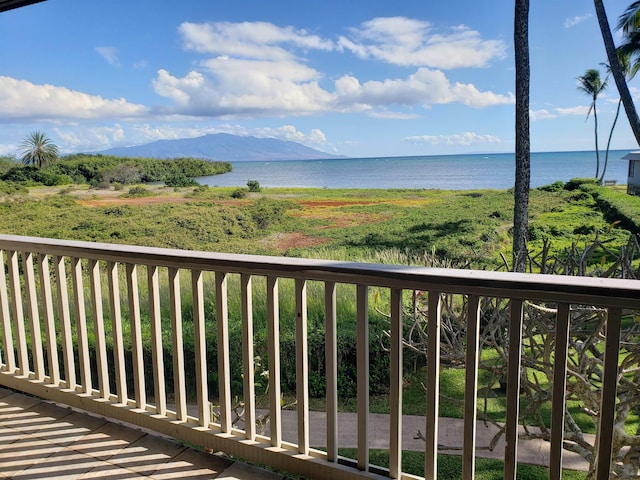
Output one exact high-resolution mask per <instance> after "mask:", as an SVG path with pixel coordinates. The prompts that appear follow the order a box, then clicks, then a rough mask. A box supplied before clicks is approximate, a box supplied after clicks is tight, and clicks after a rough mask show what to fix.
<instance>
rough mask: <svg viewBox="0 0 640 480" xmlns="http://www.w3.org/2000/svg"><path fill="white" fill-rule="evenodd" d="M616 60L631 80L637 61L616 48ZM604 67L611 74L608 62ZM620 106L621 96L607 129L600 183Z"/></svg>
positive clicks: (602, 178)
mask: <svg viewBox="0 0 640 480" xmlns="http://www.w3.org/2000/svg"><path fill="white" fill-rule="evenodd" d="M618 60H620V66H621V67H622V72H623V73H624V76H625V78H626V79H627V80H631V79H632V78H633V77H634V76H635V74H636V73H637V72H638V68H640V64H639V63H637V62H636V63H635V64H633V65H632V64H631V55H630V54H629V53H624V52H623V51H622V50H620V49H618ZM602 65H603V66H604V67H605V68H606V69H607V73H608V74H611V73H612V69H611V65H609V64H608V63H603V64H602ZM621 106H622V96H620V98H619V99H618V108H616V116H615V117H614V118H613V123H612V124H611V130H610V131H609V139H608V140H607V149H606V150H605V154H604V165H603V167H602V173H601V174H600V178H599V179H598V182H599V183H602V181H603V180H604V176H605V174H606V173H607V166H608V164H609V149H610V148H611V138H612V137H613V131H614V130H615V128H616V124H617V123H618V117H619V116H620V107H621Z"/></svg>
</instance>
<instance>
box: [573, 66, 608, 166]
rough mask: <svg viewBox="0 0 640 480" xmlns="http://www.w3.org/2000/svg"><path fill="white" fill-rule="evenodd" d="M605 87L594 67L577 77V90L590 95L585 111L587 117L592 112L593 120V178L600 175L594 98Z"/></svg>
mask: <svg viewBox="0 0 640 480" xmlns="http://www.w3.org/2000/svg"><path fill="white" fill-rule="evenodd" d="M606 88H607V81H606V80H604V81H603V80H602V79H601V78H600V71H599V70H597V69H595V68H590V69H589V70H587V71H586V72H585V74H584V75H582V76H581V77H578V90H580V91H581V92H584V93H586V94H587V95H589V96H590V97H591V105H590V106H589V111H588V112H587V118H589V115H591V112H593V120H594V125H595V127H594V137H595V142H596V174H595V178H598V177H599V175H600V150H599V148H598V111H597V109H596V100H597V99H598V95H600V93H602V92H603V91H604V90H605V89H606Z"/></svg>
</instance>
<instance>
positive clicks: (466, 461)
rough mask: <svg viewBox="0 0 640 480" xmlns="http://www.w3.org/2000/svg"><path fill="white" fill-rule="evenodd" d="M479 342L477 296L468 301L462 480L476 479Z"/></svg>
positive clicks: (478, 303) (478, 302) (471, 296)
mask: <svg viewBox="0 0 640 480" xmlns="http://www.w3.org/2000/svg"><path fill="white" fill-rule="evenodd" d="M479 342H480V298H479V297H478V296H477V295H469V297H468V299H467V351H466V359H465V372H466V374H465V375H466V378H465V379H466V382H465V383H466V386H465V389H464V440H463V446H462V448H463V450H462V478H464V479H469V480H473V479H474V478H475V463H476V462H475V460H476V413H477V402H478V400H477V393H478V360H479V358H480V352H479Z"/></svg>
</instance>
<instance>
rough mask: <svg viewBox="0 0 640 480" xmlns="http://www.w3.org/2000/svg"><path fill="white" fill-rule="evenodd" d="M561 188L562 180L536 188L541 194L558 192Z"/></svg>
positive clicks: (562, 185)
mask: <svg viewBox="0 0 640 480" xmlns="http://www.w3.org/2000/svg"><path fill="white" fill-rule="evenodd" d="M563 188H565V186H564V183H562V180H558V181H557V182H553V183H551V184H549V185H543V186H542V187H538V190H542V191H543V192H559V191H560V190H562V189H563ZM567 190H568V189H567Z"/></svg>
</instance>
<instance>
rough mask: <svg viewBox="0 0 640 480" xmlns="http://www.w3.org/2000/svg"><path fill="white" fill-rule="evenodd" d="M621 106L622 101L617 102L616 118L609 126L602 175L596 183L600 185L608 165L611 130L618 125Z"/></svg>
mask: <svg viewBox="0 0 640 480" xmlns="http://www.w3.org/2000/svg"><path fill="white" fill-rule="evenodd" d="M621 105H622V99H620V100H618V108H617V110H616V116H615V117H614V119H613V123H612V124H611V131H610V132H609V140H607V149H606V150H605V153H604V166H603V167H602V175H601V176H600V179H599V180H598V183H602V182H603V180H604V174H605V173H606V172H607V165H608V164H609V147H611V137H613V130H614V129H615V128H616V123H618V117H619V116H620V106H621Z"/></svg>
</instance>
